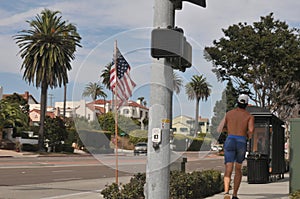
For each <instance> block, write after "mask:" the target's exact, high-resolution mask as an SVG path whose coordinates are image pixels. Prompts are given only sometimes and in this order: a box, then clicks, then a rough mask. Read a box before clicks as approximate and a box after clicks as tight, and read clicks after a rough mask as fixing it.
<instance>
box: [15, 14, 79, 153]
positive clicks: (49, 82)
mask: <svg viewBox="0 0 300 199" xmlns="http://www.w3.org/2000/svg"><path fill="white" fill-rule="evenodd" d="M58 14H60V12H59V11H51V10H48V9H45V10H43V11H42V12H41V14H38V15H37V16H36V17H35V19H33V20H31V21H26V22H27V23H29V26H30V28H31V29H29V30H22V31H20V33H19V34H18V35H15V36H14V39H15V40H16V43H17V45H18V46H19V48H20V54H21V58H22V59H23V63H22V66H21V69H24V74H23V79H24V80H25V81H26V82H28V83H29V84H33V85H35V86H36V87H38V88H39V87H40V88H41V118H40V129H39V151H43V150H44V122H45V115H46V108H47V91H48V87H50V88H51V89H52V88H56V87H58V86H59V87H61V86H62V85H66V84H67V83H68V74H67V71H69V70H71V69H72V67H71V60H73V59H74V58H75V56H74V52H75V50H76V47H81V45H80V40H81V37H80V36H79V34H74V33H75V32H77V30H76V28H75V26H74V25H70V24H68V23H67V22H66V21H62V19H61V16H58Z"/></svg>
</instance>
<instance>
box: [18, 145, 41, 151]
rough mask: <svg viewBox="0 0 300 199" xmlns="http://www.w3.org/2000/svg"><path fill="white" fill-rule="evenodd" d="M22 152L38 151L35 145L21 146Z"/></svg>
mask: <svg viewBox="0 0 300 199" xmlns="http://www.w3.org/2000/svg"><path fill="white" fill-rule="evenodd" d="M22 151H31V152H36V151H38V145H37V144H34V145H33V144H22Z"/></svg>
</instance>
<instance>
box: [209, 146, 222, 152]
mask: <svg viewBox="0 0 300 199" xmlns="http://www.w3.org/2000/svg"><path fill="white" fill-rule="evenodd" d="M211 150H212V151H222V150H223V146H222V145H213V146H212V147H211Z"/></svg>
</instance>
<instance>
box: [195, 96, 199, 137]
mask: <svg viewBox="0 0 300 199" xmlns="http://www.w3.org/2000/svg"><path fill="white" fill-rule="evenodd" d="M199 101H200V99H196V114H195V132H194V137H197V133H198V129H199V122H198V117H199Z"/></svg>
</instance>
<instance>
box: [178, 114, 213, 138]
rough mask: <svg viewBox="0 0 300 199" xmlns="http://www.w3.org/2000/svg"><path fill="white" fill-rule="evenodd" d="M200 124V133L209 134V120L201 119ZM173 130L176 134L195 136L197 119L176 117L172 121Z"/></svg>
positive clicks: (183, 116)
mask: <svg viewBox="0 0 300 199" xmlns="http://www.w3.org/2000/svg"><path fill="white" fill-rule="evenodd" d="M198 124H199V131H198V133H208V131H209V129H208V128H209V119H207V118H201V117H199V118H198ZM172 128H173V132H174V133H175V134H176V133H177V134H183V135H193V134H194V130H195V119H194V118H192V117H189V116H185V115H180V116H177V117H174V118H173V120H172Z"/></svg>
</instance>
